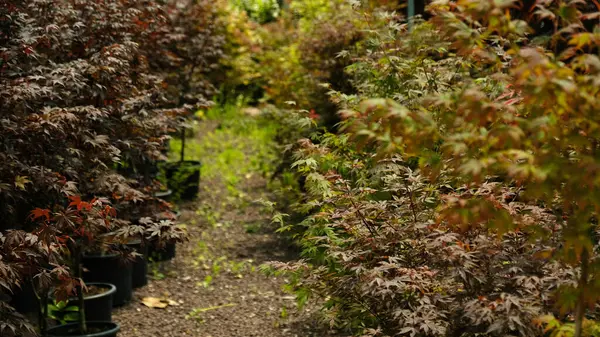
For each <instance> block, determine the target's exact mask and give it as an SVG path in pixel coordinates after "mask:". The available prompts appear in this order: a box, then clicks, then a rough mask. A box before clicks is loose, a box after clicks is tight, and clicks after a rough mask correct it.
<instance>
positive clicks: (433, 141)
mask: <svg viewBox="0 0 600 337" xmlns="http://www.w3.org/2000/svg"><path fill="white" fill-rule="evenodd" d="M583 5H585V4H583ZM513 6H516V4H515V2H514V1H492V0H489V1H487V0H486V1H470V0H460V1H456V2H449V1H436V2H434V3H433V4H432V6H431V8H430V9H431V14H432V18H431V19H430V20H429V21H427V22H416V25H415V26H414V27H413V29H412V30H408V29H407V26H406V25H404V24H401V23H399V22H398V21H397V19H396V18H395V17H394V16H393V15H390V14H380V15H379V16H376V15H375V14H376V13H374V15H365V20H366V22H367V23H370V24H372V23H371V20H381V21H383V23H384V24H381V22H380V23H375V24H372V25H373V27H377V28H375V29H373V30H371V31H370V32H369V36H368V39H367V40H366V42H365V43H364V44H361V45H359V46H358V48H357V49H356V50H354V51H352V50H350V51H348V52H347V53H343V55H342V56H344V57H348V58H349V59H350V60H352V64H351V65H350V66H349V67H347V68H346V70H347V72H348V74H349V75H350V76H351V81H352V85H353V87H354V88H355V90H356V92H355V93H353V92H341V91H332V92H331V93H330V94H331V97H332V99H334V100H335V102H336V103H337V104H338V106H340V107H341V108H342V112H341V117H342V118H343V119H344V122H343V123H342V131H343V132H342V133H340V134H332V133H312V135H310V136H309V138H304V139H300V140H298V141H297V142H296V143H295V145H293V147H294V148H295V149H296V151H295V162H294V163H293V164H292V165H291V166H292V167H293V168H294V169H295V170H296V171H297V172H298V173H299V174H302V175H303V176H304V177H305V178H306V194H305V195H304V196H303V199H300V200H299V201H298V203H297V205H296V209H295V210H296V211H297V212H300V213H303V214H305V215H306V216H305V218H304V220H303V221H301V222H300V223H299V224H297V225H296V226H295V228H296V229H300V230H296V231H295V233H296V237H297V239H298V242H299V243H300V244H301V245H302V248H303V256H304V260H303V261H300V262H298V263H289V264H283V263H275V264H274V265H275V266H276V267H278V270H279V271H280V272H285V273H287V274H288V275H289V279H290V289H293V290H294V291H296V294H297V296H298V300H299V301H300V302H301V303H302V302H304V301H306V300H307V299H308V298H309V297H311V296H318V297H320V298H321V299H322V300H323V301H324V307H323V308H324V309H325V310H326V311H327V312H328V313H329V314H330V316H331V320H332V321H331V322H332V324H334V325H336V326H338V327H345V328H346V329H348V330H349V331H350V332H351V333H352V334H354V335H360V336H400V335H410V336H476V335H479V336H482V335H483V336H495V335H502V336H506V335H512V336H514V335H521V336H542V335H545V334H551V335H556V336H558V335H560V336H577V337H579V336H593V335H595V334H596V331H597V327H598V324H597V323H596V321H597V320H598V319H599V317H598V312H597V310H596V306H597V302H598V299H597V296H596V294H597V293H598V292H597V289H596V287H597V283H598V282H597V279H598V277H599V276H598V275H597V270H596V269H597V268H596V265H597V260H598V257H597V251H598V239H597V214H596V213H597V206H596V205H597V204H599V202H598V200H596V199H597V196H596V194H597V193H596V190H597V188H596V187H595V184H596V179H595V178H594V177H595V174H594V170H595V169H594V168H595V166H596V164H595V163H596V161H597V149H596V148H597V144H598V140H597V137H598V135H597V134H596V129H597V128H596V124H597V123H596V119H597V118H596V114H595V111H597V110H598V108H599V107H598V104H599V102H600V99H599V98H600V95H599V92H598V88H599V86H598V84H599V83H598V78H600V77H599V76H598V75H599V73H598V72H599V71H600V61H599V59H598V56H597V50H598V42H599V41H600V40H598V32H597V31H594V32H590V31H587V30H586V29H585V26H584V21H585V20H587V18H589V17H597V16H598V13H590V12H588V13H585V10H587V9H586V8H585V7H584V6H582V2H578V1H557V2H547V3H540V4H539V5H538V6H537V7H536V11H535V15H536V16H534V17H533V18H530V21H535V19H536V17H537V18H543V19H550V20H552V22H554V23H555V25H556V27H557V28H556V29H555V32H554V34H553V36H552V38H551V39H549V41H548V42H552V41H554V43H556V41H559V42H560V41H562V45H563V46H566V47H563V48H562V50H561V49H560V48H558V49H557V48H555V47H554V45H545V44H544V43H545V42H544V40H540V39H538V38H534V37H535V36H532V35H530V32H531V31H532V30H530V28H529V23H528V22H525V21H521V20H516V19H512V18H511V16H510V15H508V14H507V13H510V11H511V10H512V8H513ZM584 13H585V14H584ZM531 24H533V22H532V23H531ZM546 47H549V48H550V49H548V48H546ZM550 50H554V51H559V52H560V54H559V55H555V54H554V53H552V52H551V51H550ZM276 219H279V220H283V219H285V217H283V216H279V217H276ZM284 226H285V227H283V229H285V230H287V229H290V227H289V226H288V225H287V224H284Z"/></svg>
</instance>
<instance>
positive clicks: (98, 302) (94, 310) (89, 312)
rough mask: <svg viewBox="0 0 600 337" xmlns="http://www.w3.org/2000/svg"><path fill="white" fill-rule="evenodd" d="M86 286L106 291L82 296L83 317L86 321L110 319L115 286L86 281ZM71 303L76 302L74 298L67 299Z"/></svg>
mask: <svg viewBox="0 0 600 337" xmlns="http://www.w3.org/2000/svg"><path fill="white" fill-rule="evenodd" d="M86 286H96V287H98V288H103V289H105V290H106V291H105V292H103V293H101V294H96V295H89V296H84V298H83V302H84V305H85V319H86V320H88V321H106V322H111V321H112V307H113V296H114V295H115V293H116V292H117V287H115V286H114V285H113V284H110V283H94V282H90V283H87V284H86ZM69 301H70V302H71V303H77V299H76V298H71V299H69Z"/></svg>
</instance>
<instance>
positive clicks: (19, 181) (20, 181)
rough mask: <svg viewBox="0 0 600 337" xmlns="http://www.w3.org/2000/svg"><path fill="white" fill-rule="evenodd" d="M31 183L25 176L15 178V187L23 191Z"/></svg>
mask: <svg viewBox="0 0 600 337" xmlns="http://www.w3.org/2000/svg"><path fill="white" fill-rule="evenodd" d="M29 183H31V180H29V179H28V178H27V176H16V177H15V187H16V188H18V189H20V190H22V191H24V190H25V185H26V184H29Z"/></svg>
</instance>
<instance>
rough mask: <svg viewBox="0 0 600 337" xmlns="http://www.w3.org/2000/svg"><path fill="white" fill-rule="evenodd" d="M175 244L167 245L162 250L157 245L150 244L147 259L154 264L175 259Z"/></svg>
mask: <svg viewBox="0 0 600 337" xmlns="http://www.w3.org/2000/svg"><path fill="white" fill-rule="evenodd" d="M175 247H176V245H175V243H174V242H171V243H167V244H166V245H164V246H163V247H162V248H161V247H158V244H156V243H154V244H150V246H149V247H148V258H149V259H151V260H152V261H155V262H162V261H169V260H172V259H173V258H175V254H176V252H175Z"/></svg>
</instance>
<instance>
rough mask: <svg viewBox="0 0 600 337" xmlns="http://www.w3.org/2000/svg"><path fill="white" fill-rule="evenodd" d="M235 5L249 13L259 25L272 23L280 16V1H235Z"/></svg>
mask: <svg viewBox="0 0 600 337" xmlns="http://www.w3.org/2000/svg"><path fill="white" fill-rule="evenodd" d="M232 2H233V4H234V5H235V6H237V7H239V8H240V9H243V10H244V11H246V13H248V16H249V17H250V18H252V20H255V21H256V22H258V23H261V24H263V23H267V22H271V21H273V20H275V19H277V17H278V16H279V11H280V8H279V2H280V1H278V0H233V1H232Z"/></svg>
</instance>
